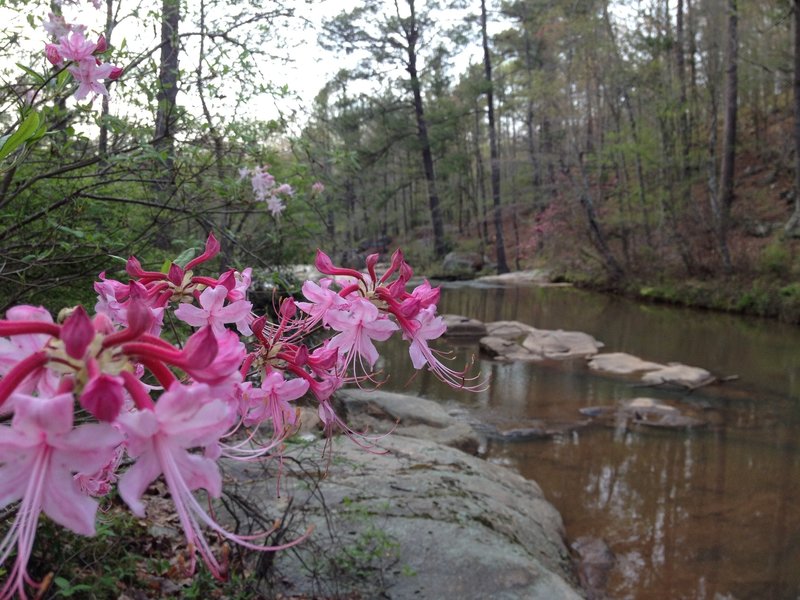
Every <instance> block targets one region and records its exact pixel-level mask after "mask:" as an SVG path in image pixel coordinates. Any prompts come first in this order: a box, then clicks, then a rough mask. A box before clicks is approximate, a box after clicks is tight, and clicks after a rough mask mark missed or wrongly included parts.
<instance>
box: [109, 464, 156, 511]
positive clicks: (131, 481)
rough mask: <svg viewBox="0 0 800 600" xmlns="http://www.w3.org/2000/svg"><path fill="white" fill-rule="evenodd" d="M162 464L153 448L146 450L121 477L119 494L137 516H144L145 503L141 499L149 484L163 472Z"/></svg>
mask: <svg viewBox="0 0 800 600" xmlns="http://www.w3.org/2000/svg"><path fill="white" fill-rule="evenodd" d="M161 471H162V469H161V464H160V463H159V462H158V459H157V458H156V454H155V452H154V451H153V450H150V451H149V452H145V453H144V454H142V455H141V456H140V457H139V458H138V459H137V460H136V463H134V465H133V466H132V467H130V468H129V469H128V470H127V471H125V474H124V475H123V476H122V477H121V478H120V480H119V484H118V485H117V489H118V490H119V495H120V497H121V498H122V500H123V501H124V502H125V504H127V505H128V508H130V509H131V512H133V514H135V515H136V516H137V517H144V515H145V512H144V503H143V502H142V501H141V497H142V494H144V492H145V490H146V489H147V486H149V485H150V484H151V483H152V482H153V481H155V479H156V477H158V476H159V475H160V474H161Z"/></svg>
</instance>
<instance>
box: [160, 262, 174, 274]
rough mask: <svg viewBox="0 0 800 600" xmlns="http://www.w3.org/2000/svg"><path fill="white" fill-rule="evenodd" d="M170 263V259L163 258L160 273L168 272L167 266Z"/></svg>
mask: <svg viewBox="0 0 800 600" xmlns="http://www.w3.org/2000/svg"><path fill="white" fill-rule="evenodd" d="M171 264H172V261H171V260H169V259H168V260H165V261H164V263H163V264H162V265H161V269H160V270H161V272H162V273H169V267H170V265H171Z"/></svg>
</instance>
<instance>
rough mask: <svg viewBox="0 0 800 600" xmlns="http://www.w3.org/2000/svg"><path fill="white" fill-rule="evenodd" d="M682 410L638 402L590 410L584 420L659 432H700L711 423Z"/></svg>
mask: <svg viewBox="0 0 800 600" xmlns="http://www.w3.org/2000/svg"><path fill="white" fill-rule="evenodd" d="M685 410H686V408H685V407H684V409H678V408H677V407H675V406H671V405H669V404H666V403H664V402H663V401H661V400H656V399H654V398H634V399H632V400H629V401H627V402H625V403H624V404H622V405H620V406H587V407H584V408H581V409H580V411H579V412H580V413H581V414H582V415H584V416H587V417H591V418H592V419H595V420H596V421H598V422H600V423H602V424H605V425H608V426H613V427H628V426H642V427H652V428H658V429H696V428H699V427H706V426H708V420H706V419H703V418H700V417H698V416H696V415H693V414H687V412H688V413H690V412H692V411H691V409H689V410H686V412H684V411H685Z"/></svg>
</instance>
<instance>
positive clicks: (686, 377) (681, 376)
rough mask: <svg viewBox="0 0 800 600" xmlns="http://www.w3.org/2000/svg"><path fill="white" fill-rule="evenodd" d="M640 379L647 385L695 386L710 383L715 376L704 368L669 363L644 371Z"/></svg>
mask: <svg viewBox="0 0 800 600" xmlns="http://www.w3.org/2000/svg"><path fill="white" fill-rule="evenodd" d="M642 381H643V382H644V383H646V384H648V385H661V384H672V385H679V386H682V387H687V388H696V387H701V386H704V385H708V384H709V383H712V382H713V381H715V378H714V376H713V375H712V374H711V373H709V372H708V371H706V370H705V369H701V368H699V367H690V366H687V365H682V364H680V363H670V364H669V365H666V366H664V365H662V366H661V368H660V369H658V370H654V371H650V372H649V373H645V374H644V375H643V376H642Z"/></svg>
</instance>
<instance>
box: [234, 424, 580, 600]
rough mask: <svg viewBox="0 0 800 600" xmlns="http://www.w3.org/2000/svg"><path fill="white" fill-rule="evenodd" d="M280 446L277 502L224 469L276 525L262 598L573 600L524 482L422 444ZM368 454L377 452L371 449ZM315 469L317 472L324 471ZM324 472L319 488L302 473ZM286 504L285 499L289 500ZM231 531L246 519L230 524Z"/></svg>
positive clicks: (571, 585) (539, 502)
mask: <svg viewBox="0 0 800 600" xmlns="http://www.w3.org/2000/svg"><path fill="white" fill-rule="evenodd" d="M328 443H329V444H330V445H331V446H332V452H333V459H332V460H328V459H327V457H326V456H325V442H323V441H319V442H316V443H314V444H311V445H309V446H303V447H299V446H290V447H289V449H288V450H287V454H288V457H287V458H286V459H285V460H284V461H283V464H284V472H283V475H282V479H281V490H280V492H281V497H280V498H276V489H275V482H274V479H265V478H264V476H263V473H262V472H261V471H260V470H259V469H258V468H257V467H256V466H255V465H248V464H246V463H229V464H228V465H227V475H228V477H229V478H231V479H234V480H235V481H237V482H238V489H237V494H238V496H239V500H240V502H239V503H237V506H248V507H249V508H250V510H251V511H253V512H254V513H256V514H260V515H264V517H262V518H274V517H279V516H281V515H282V514H283V513H284V511H286V509H287V506H288V505H289V504H290V505H291V506H290V508H289V510H288V512H286V515H285V516H284V519H283V523H284V526H285V527H286V530H285V531H283V532H282V537H281V538H280V539H281V541H283V542H285V541H288V540H292V539H296V538H297V536H299V535H301V534H302V533H303V532H305V531H306V530H307V527H308V526H309V525H313V526H314V527H315V529H314V530H313V532H312V533H311V534H310V536H309V538H308V539H307V540H305V541H303V542H302V543H300V544H299V545H297V546H295V547H294V548H292V549H291V550H289V551H283V552H278V553H276V554H274V555H270V558H269V560H268V561H265V562H266V563H267V565H266V566H267V568H262V569H261V570H260V571H258V570H256V572H257V573H260V574H261V575H262V577H264V582H263V585H264V589H265V590H268V591H269V592H270V593H271V594H274V595H278V596H280V595H284V596H292V597H294V596H297V597H299V596H308V597H310V596H313V597H326V598H327V597H361V598H378V597H381V598H397V599H406V598H421V599H440V598H441V599H444V598H458V599H459V600H471V599H475V600H478V599H481V600H482V599H485V598H504V599H508V600H515V599H518V600H537V599H539V600H552V599H559V600H562V599H563V600H572V599H574V600H578V599H579V598H581V595H580V594H579V593H578V592H577V591H576V582H575V579H574V575H573V571H572V566H571V562H570V557H569V553H568V551H567V548H566V546H565V544H564V529H563V524H562V521H561V517H560V515H559V514H558V511H556V509H555V508H553V506H552V505H551V504H550V503H549V502H547V501H546V500H545V499H544V497H543V495H542V491H541V489H540V488H539V486H537V485H536V483H534V482H532V481H528V480H526V479H524V478H523V477H522V476H520V475H518V474H517V473H514V472H512V471H510V470H508V469H506V468H504V467H501V466H499V465H495V464H490V463H487V462H486V461H483V460H481V459H478V458H475V457H472V456H469V455H468V454H465V453H463V452H460V451H459V450H456V449H453V448H448V447H445V446H442V445H440V444H436V443H433V442H430V441H427V440H418V439H412V438H408V437H405V436H401V435H391V436H389V437H387V438H385V439H384V440H381V442H380V446H381V449H380V452H383V453H379V452H378V451H373V452H365V451H363V450H362V449H360V448H358V447H357V446H356V445H355V444H353V443H351V442H350V441H349V440H346V439H343V438H338V439H336V440H335V441H333V442H328ZM375 450H378V449H377V448H376V449H375ZM326 469H327V470H326ZM318 472H326V476H325V478H324V479H321V480H317V479H311V480H310V479H309V478H308V476H307V474H308V473H318ZM289 499H291V501H290V500H289ZM237 518H238V520H239V521H238V522H239V523H240V524H241V525H242V529H243V530H247V529H249V528H252V529H256V530H257V529H260V528H262V527H263V525H259V524H256V525H253V526H252V527H249V528H248V527H245V526H244V525H245V524H246V523H247V519H246V517H245V516H243V515H242V514H238V515H237Z"/></svg>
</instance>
